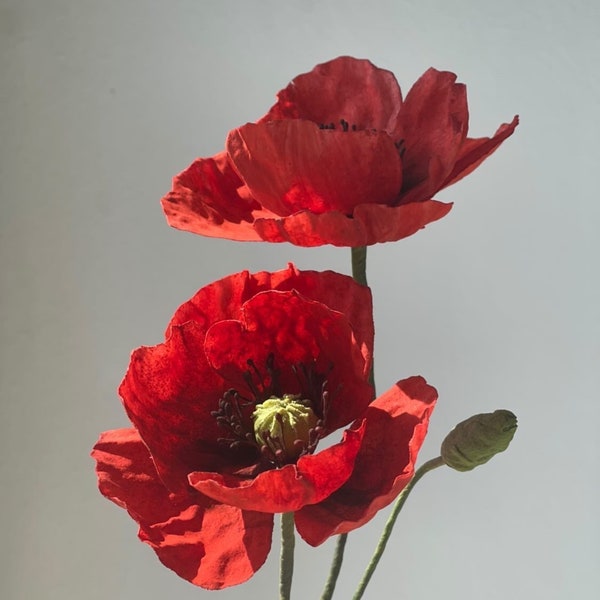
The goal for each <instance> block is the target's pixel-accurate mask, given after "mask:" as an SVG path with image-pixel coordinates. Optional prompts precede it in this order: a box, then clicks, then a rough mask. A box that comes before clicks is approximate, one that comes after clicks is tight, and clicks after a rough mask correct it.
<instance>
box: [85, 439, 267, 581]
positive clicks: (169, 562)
mask: <svg viewBox="0 0 600 600" xmlns="http://www.w3.org/2000/svg"><path fill="white" fill-rule="evenodd" d="M92 456H93V458H94V459H95V460H96V461H97V473H98V483H99V488H100V491H101V493H102V494H103V495H104V496H106V497H107V498H108V499H109V500H112V501H113V502H114V503H115V504H117V505H118V506H121V507H122V508H125V509H126V510H127V511H128V512H129V514H130V515H131V517H132V518H133V519H134V520H135V521H137V523H138V524H139V526H140V527H139V537H140V539H141V540H142V541H144V542H146V543H147V544H148V545H150V546H151V547H152V548H153V549H154V551H155V552H156V554H157V555H158V558H159V559H160V561H161V562H162V563H163V564H164V565H165V566H166V567H168V568H170V569H172V570H173V571H175V572H176V573H177V574H178V575H179V576H180V577H183V578H184V579H186V580H188V581H190V582H191V583H193V584H195V585H199V586H201V587H204V588H207V589H212V590H216V589H222V588H225V587H229V586H232V585H236V584H239V583H243V582H244V581H246V580H248V579H249V578H250V577H252V575H253V574H254V573H255V572H256V571H257V570H258V569H259V568H260V567H261V566H262V564H263V563H264V562H265V560H266V558H267V555H268V554H269V550H270V547H271V537H272V529H273V515H270V514H266V513H258V512H249V511H242V510H240V509H238V508H235V507H233V506H225V505H219V504H214V503H213V502H212V501H210V500H209V499H208V498H206V497H203V496H201V495H200V494H194V495H175V494H172V493H170V492H169V491H168V490H167V489H166V488H165V487H164V485H163V484H162V482H161V480H160V478H159V477H158V474H157V472H156V469H155V468H154V465H153V463H152V459H151V457H150V454H149V452H148V449H147V448H146V446H145V445H144V443H143V442H142V440H141V438H140V437H139V435H138V434H137V432H136V431H135V430H134V429H119V430H113V431H107V432H105V433H103V434H102V435H101V436H100V439H99V440H98V442H97V444H96V445H95V446H94V449H93V451H92Z"/></svg>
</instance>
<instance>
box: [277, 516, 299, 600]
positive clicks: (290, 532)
mask: <svg viewBox="0 0 600 600" xmlns="http://www.w3.org/2000/svg"><path fill="white" fill-rule="evenodd" d="M295 544H296V540H295V538H294V513H293V512H288V513H283V514H282V515H281V556H280V560H279V598H280V600H290V598H291V597H292V595H291V594H292V576H293V574H294V546H295Z"/></svg>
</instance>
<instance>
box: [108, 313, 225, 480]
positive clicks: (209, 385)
mask: <svg viewBox="0 0 600 600" xmlns="http://www.w3.org/2000/svg"><path fill="white" fill-rule="evenodd" d="M204 335H205V329H204V328H203V327H201V326H199V325H198V324H196V323H193V322H188V323H184V324H183V325H177V326H173V327H172V328H171V335H170V336H169V338H168V339H167V340H166V341H165V342H164V343H163V344H159V345H157V346H152V347H145V346H144V347H141V348H138V349H137V350H135V351H134V352H133V353H132V355H131V362H130V364H129V369H128V370H127V373H126V375H125V378H124V379H123V382H122V383H121V386H120V388H119V393H120V395H121V397H122V398H123V404H124V406H125V410H126V411H127V414H128V416H129V418H130V419H131V421H132V422H133V424H134V425H135V427H136V429H137V430H138V431H139V432H140V435H141V437H142V439H143V440H144V442H145V443H146V444H147V445H148V447H149V449H150V451H151V453H152V456H153V457H154V461H155V463H156V467H157V469H158V471H159V473H160V474H161V477H162V478H163V480H164V482H165V484H166V485H168V486H169V487H170V488H171V489H172V490H173V491H177V490H181V489H182V488H184V489H185V488H187V474H188V473H189V472H190V471H193V470H195V469H197V468H198V467H199V465H211V468H216V467H215V465H218V464H221V463H222V461H223V460H224V458H222V456H221V455H222V452H221V448H220V447H219V445H218V444H217V441H216V440H217V437H218V436H219V435H220V433H219V428H218V426H217V423H216V421H215V419H214V418H212V417H211V416H210V413H211V411H212V410H215V408H216V407H217V403H218V400H219V398H220V397H221V396H222V393H223V391H224V390H223V383H222V381H221V380H220V378H219V377H218V375H217V374H216V373H215V372H214V371H213V370H212V369H211V368H210V367H209V365H208V363H207V361H206V357H205V355H204V350H203V343H204ZM200 440H213V442H212V443H207V444H204V445H202V444H201V443H200Z"/></svg>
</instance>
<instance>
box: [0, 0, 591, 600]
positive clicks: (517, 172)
mask: <svg viewBox="0 0 600 600" xmlns="http://www.w3.org/2000/svg"><path fill="white" fill-rule="evenodd" d="M598 6H599V5H598V4H597V3H595V2H594V1H593V0H590V1H588V2H586V1H583V0H580V1H575V0H571V1H565V0H562V1H560V2H557V1H550V0H545V1H541V0H532V1H523V0H519V1H515V0H504V1H500V0H498V1H495V2H486V1H481V0H479V1H475V0H470V1H467V0H465V1H458V2H444V1H442V0H437V1H432V0H420V1H419V2H416V1H412V2H402V1H400V0H394V1H389V2H388V1H383V0H371V1H369V2H350V1H349V2H342V1H339V2H325V1H322V2H313V1H308V0H305V1H304V2H300V1H294V2H282V1H272V0H268V1H264V2H241V1H240V2H231V1H230V2H227V1H222V2H203V1H199V0H195V1H192V0H187V1H186V0H175V1H169V2H166V1H165V2H151V1H143V0H130V1H128V2H122V1H116V0H105V1H102V2H101V1H96V2H94V1H91V0H77V1H75V0H72V1H59V0H52V1H42V0H38V1H37V2H36V1H33V0H14V1H11V0H3V1H2V2H0V69H1V71H0V74H1V80H2V83H1V90H0V102H1V117H0V119H1V120H0V139H1V145H0V152H1V165H0V169H1V172H0V189H1V201H2V212H1V217H0V227H1V238H0V249H1V260H2V264H1V271H0V278H1V286H2V293H1V296H0V303H1V309H2V312H1V325H0V326H1V330H0V331H1V336H2V345H1V348H0V352H1V358H2V360H1V364H2V367H1V368H2V371H1V386H2V389H1V394H2V397H1V405H0V411H1V412H0V416H1V421H0V426H1V428H2V431H1V436H0V468H1V473H0V482H1V484H0V485H1V486H2V492H1V502H2V504H1V510H0V531H1V532H2V539H1V543H0V596H1V597H2V598H7V599H8V600H30V599H38V598H40V599H52V600H54V599H56V600H71V599H74V600H88V599H89V600H96V599H101V598H102V599H103V598H113V599H130V598H144V599H145V600H153V599H163V598H167V597H168V598H171V597H172V598H177V599H182V600H183V599H186V598H190V599H192V598H204V597H208V596H209V592H205V591H203V590H200V589H197V588H195V587H193V586H191V585H190V584H188V583H187V582H185V581H183V580H180V579H178V578H177V577H176V576H175V575H174V574H172V573H171V572H170V571H169V570H167V569H165V568H163V567H162V566H160V565H159V563H158V561H157V559H156V558H155V556H154V553H153V552H152V551H151V550H150V549H149V548H147V547H146V546H145V545H143V544H142V543H140V542H139V541H137V539H136V526H135V524H134V523H133V522H132V521H131V520H130V519H129V518H128V516H127V515H126V513H125V512H124V511H122V510H120V509H118V508H117V507H115V506H114V505H112V504H111V503H109V502H108V501H107V500H105V499H103V498H102V497H101V496H100V495H99V494H98V492H97V491H96V484H95V477H94V473H93V465H92V461H91V460H90V459H89V457H88V453H89V450H90V448H91V446H92V445H93V443H94V442H95V440H96V437H97V435H98V433H99V432H100V431H102V430H105V429H112V428H116V427H121V426H126V425H127V420H126V417H125V415H124V413H123V411H122V409H121V406H120V402H119V399H118V396H117V394H116V387H117V385H118V384H119V382H120V380H121V378H122V376H123V374H124V371H125V368H126V366H127V363H128V357H129V353H130V351H131V350H132V349H133V348H134V347H137V346H139V345H142V344H148V345H151V344H155V343H158V342H159V341H161V339H162V332H163V329H164V326H165V325H166V323H167V321H168V319H169V317H170V315H171V314H172V312H173V311H174V309H175V308H176V307H177V306H178V305H179V304H180V303H181V302H183V301H184V300H185V299H187V298H188V297H189V296H190V295H191V294H192V293H193V292H194V291H195V290H196V289H198V288H199V287H201V286H203V285H205V284H207V283H209V282H211V281H213V280H215V279H217V278H220V277H222V276H224V275H226V274H229V273H232V272H237V271H240V270H242V269H244V268H248V269H250V270H260V269H269V270H276V269H280V268H283V267H284V266H285V264H286V262H287V261H288V260H293V261H295V263H296V264H297V265H298V266H299V267H301V268H313V269H324V268H332V269H335V270H338V271H341V272H349V251H348V250H347V249H334V248H327V247H324V248H321V249H301V248H295V247H292V246H290V245H287V244H286V245H280V246H271V245H266V244H241V243H234V242H227V241H224V240H210V239H205V238H201V237H197V236H193V235H191V234H187V233H182V232H177V231H175V230H172V229H170V228H169V227H167V225H166V224H165V222H164V218H163V215H162V212H161V210H160V207H159V204H158V200H159V198H160V197H161V196H162V195H163V194H164V193H165V192H166V191H168V189H169V187H170V180H171V177H172V176H173V175H174V174H175V173H177V172H179V171H180V170H182V169H183V168H185V167H186V166H187V165H188V164H189V163H190V162H191V161H192V160H193V158H194V157H196V156H205V155H212V154H214V153H215V152H217V151H219V150H220V149H221V148H222V147H223V143H224V139H225V136H226V133H227V131H228V130H229V129H231V128H233V127H235V126H237V125H240V124H243V123H245V122H246V121H251V120H255V119H256V118H258V117H260V116H262V114H263V113H264V112H265V111H266V110H267V108H268V107H269V106H270V105H271V104H272V102H273V100H274V94H275V92H276V91H277V90H279V89H280V88H282V87H283V86H284V85H285V84H287V82H288V81H289V80H290V79H291V78H292V77H293V76H295V75H296V74H298V73H301V72H305V71H308V70H310V69H311V68H312V67H313V66H314V65H315V64H316V63H319V62H323V61H325V60H329V59H331V58H333V57H335V56H337V55H340V54H351V55H354V56H357V57H365V58H369V59H371V60H372V61H373V62H374V63H375V64H377V65H378V66H380V67H385V68H388V69H390V70H392V71H394V72H395V73H396V75H397V77H398V79H399V81H400V83H401V85H402V87H403V89H404V90H405V91H406V90H407V89H408V88H409V86H410V85H411V84H412V83H413V82H414V80H415V79H416V78H417V77H418V76H419V75H420V74H421V73H422V72H423V71H424V70H425V69H426V68H428V67H429V66H431V65H433V66H436V67H437V68H440V69H449V70H453V71H455V72H456V73H458V75H459V79H460V80H461V81H464V82H466V83H467V85H468V93H469V104H470V108H471V133H472V135H474V136H480V135H489V134H491V133H492V132H493V131H494V130H495V129H496V127H497V126H498V125H499V124H500V123H501V122H504V121H509V120H510V119H511V118H512V116H513V114H515V113H519V114H520V115H521V126H520V127H519V128H518V130H517V132H516V134H515V135H514V136H513V137H512V138H510V139H509V140H508V141H507V142H505V144H504V145H503V147H502V148H501V149H500V150H499V151H498V152H497V154H496V155H495V156H494V157H493V158H492V159H490V160H489V161H488V162H487V163H486V164H485V165H484V166H482V167H481V168H480V169H479V170H478V171H477V172H476V173H474V174H473V175H471V176H470V177H469V178H468V179H466V180H464V181H463V182H461V183H459V184H458V185H456V186H455V187H453V188H451V189H448V190H447V191H445V192H443V193H442V194H440V195H439V198H440V199H442V200H444V201H455V207H454V209H453V211H452V212H451V213H450V215H449V216H448V217H446V218H445V219H443V220H442V221H440V222H438V223H435V224H433V225H431V226H430V227H429V228H428V229H427V230H425V231H424V232H420V233H419V234H417V235H415V236H414V237H412V238H410V239H408V240H404V241H401V242H398V243H394V244H387V245H380V246H377V247H374V248H372V250H370V252H369V280H370V283H371V285H372V288H373V291H374V295H375V319H376V325H377V341H376V357H377V363H376V366H377V373H376V375H377V383H378V387H379V390H380V391H383V390H384V389H386V388H387V387H389V386H390V385H391V384H392V383H393V382H394V381H395V380H396V379H399V378H401V377H405V376H409V375H412V374H422V375H424V376H425V377H426V378H427V379H428V381H430V382H431V383H432V384H434V385H435V386H436V387H437V388H438V390H439V392H440V401H439V404H438V408H437V411H436V413H435V414H434V417H433V421H432V423H431V427H430V434H429V437H428V439H427V442H426V444H425V447H424V449H423V451H422V454H421V458H422V460H425V459H427V458H430V457H432V456H434V455H435V454H436V452H437V448H438V445H439V443H440V441H441V439H442V438H443V436H444V434H445V432H447V431H448V430H449V429H450V428H451V427H452V426H453V425H454V424H455V423H456V422H457V421H459V420H462V419H463V418H465V417H467V416H469V415H470V414H473V413H475V412H481V411H486V410H493V409H495V408H498V407H506V408H510V409H512V410H514V411H515V412H516V413H517V414H518V416H519V420H520V429H519V431H518V433H517V436H516V438H515V441H514V443H513V445H512V447H511V448H510V450H509V451H508V452H507V453H505V454H503V455H501V456H499V457H497V458H496V459H494V460H493V461H492V462H491V463H489V464H488V465H487V466H486V467H485V468H481V469H479V470H477V471H474V472H471V473H469V474H459V473H456V472H452V471H450V470H449V469H445V470H439V471H436V472H434V473H432V474H430V475H429V476H428V477H427V478H426V479H424V480H423V482H422V483H421V484H419V486H418V487H417V488H416V490H415V492H414V494H413V496H412V497H411V498H410V500H409V502H408V503H407V506H406V508H405V510H404V512H403V514H402V516H401V518H400V520H399V522H398V524H397V529H396V531H395V534H394V537H393V539H392V541H391V543H390V545H389V548H388V550H387V552H386V554H385V555H384V559H383V561H382V563H381V565H380V568H379V570H378V571H377V572H376V574H375V577H374V579H373V581H372V584H371V587H370V588H369V590H368V591H367V594H366V596H365V597H366V598H380V599H383V598H410V599H411V600H420V599H423V600H425V599H427V600H430V599H432V598H440V597H442V596H443V597H444V598H446V599H449V600H450V599H459V598H460V599H461V600H464V599H471V598H472V599H480V598H486V599H489V600H494V599H500V598H502V599H504V598H514V599H517V600H520V599H527V600H531V599H533V598H544V599H545V600H554V599H558V598H578V599H579V598H595V597H598V592H599V591H600V585H599V575H598V570H596V567H597V566H598V563H599V558H600V556H599V541H598V540H599V539H600V526H599V519H598V512H597V505H598V492H599V489H598V459H599V454H600V453H599V448H598V441H597V440H598V437H597V431H598V423H599V422H600V410H599V408H598V387H599V384H600V381H599V375H598V358H599V355H600V348H599V341H598V340H599V335H598V334H599V322H600V320H599V314H598V312H599V311H598V306H599V305H600V302H599V300H600V298H599V296H600V293H599V291H600V290H599V285H598V277H597V273H598V270H597V262H598V258H597V257H598V255H599V252H598V250H599V248H598V245H599V244H598V235H597V229H598V225H599V224H600V223H599V212H600V211H599V205H600V203H599V201H598V164H599V158H600V157H599V153H598V134H599V131H600V128H599V115H600V79H599V78H598V71H597V63H598V58H599V57H600V43H599V38H600V35H599V26H598V23H600V14H599V13H600V11H599V9H598ZM386 515H387V511H383V513H382V514H381V515H380V516H379V517H378V518H377V519H376V520H375V521H373V522H372V523H371V524H369V525H367V526H366V527H364V528H363V529H361V530H360V531H358V532H356V533H354V534H352V535H351V536H350V540H349V543H348V547H347V554H346V563H345V568H344V569H343V571H342V575H341V579H340V583H339V588H338V589H339V592H338V594H337V596H336V597H337V598H348V597H350V596H351V593H352V590H354V588H355V585H356V582H357V580H358V578H359V574H360V572H361V571H362V569H363V567H364V565H365V564H366V562H367V560H368V557H369V556H370V554H371V552H372V549H373V547H374V545H375V542H376V540H377V538H378V536H379V532H380V530H381V527H382V525H383V521H384V518H385V516H386ZM331 551H332V543H331V542H329V543H326V544H325V545H324V546H322V547H321V548H319V549H317V550H313V549H310V548H309V547H307V546H306V545H305V544H304V543H303V542H301V541H298V550H297V566H296V576H295V584H294V591H295V597H296V598H317V597H318V596H319V594H320V591H321V587H322V583H323V581H324V578H325V574H326V572H327V569H328V563H329V558H330V556H331ZM277 553H278V542H277V540H275V542H274V548H273V551H272V553H271V556H270V559H269V561H268V562H267V564H266V566H265V567H263V569H262V570H261V571H259V572H258V573H257V575H256V576H255V577H254V578H253V579H252V580H251V581H250V582H249V583H247V584H245V585H244V586H241V587H238V588H233V589H230V590H227V591H224V592H221V593H217V594H213V596H214V597H219V598H222V599H223V600H226V599H230V598H231V599H242V598H249V597H251V598H274V597H276V577H277Z"/></svg>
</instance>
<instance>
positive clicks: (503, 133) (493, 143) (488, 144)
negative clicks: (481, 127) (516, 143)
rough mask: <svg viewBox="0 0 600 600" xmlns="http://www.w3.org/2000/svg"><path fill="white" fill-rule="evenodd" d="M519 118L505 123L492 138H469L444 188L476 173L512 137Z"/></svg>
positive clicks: (516, 117)
mask: <svg viewBox="0 0 600 600" xmlns="http://www.w3.org/2000/svg"><path fill="white" fill-rule="evenodd" d="M518 124H519V117H518V116H515V117H514V118H513V120H512V121H511V122H510V123H503V124H502V125H500V127H499V128H498V131H496V133H495V134H494V135H493V136H492V137H491V138H487V137H484V138H467V139H466V140H465V142H464V143H463V145H462V147H461V149H460V153H459V155H458V158H457V160H456V164H455V165H454V168H453V169H452V173H450V175H449V176H448V178H447V179H446V181H445V182H444V184H443V186H442V187H448V186H449V185H452V184H453V183H456V182H457V181H460V180H461V179H462V178H463V177H466V176H467V175H468V174H469V173H471V172H472V171H474V170H475V169H476V168H477V167H478V166H479V165H480V164H481V163H482V162H483V161H484V160H485V159H486V158H487V157H488V156H491V155H492V154H493V153H494V152H495V151H496V150H497V148H498V146H500V144H501V143H502V142H503V141H504V140H505V139H506V138H507V137H509V136H511V135H512V134H513V133H514V131H515V129H516V127H517V125H518Z"/></svg>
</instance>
